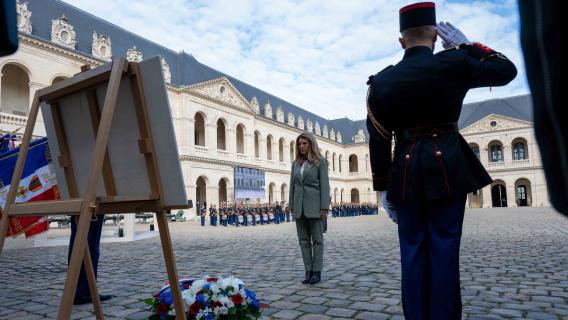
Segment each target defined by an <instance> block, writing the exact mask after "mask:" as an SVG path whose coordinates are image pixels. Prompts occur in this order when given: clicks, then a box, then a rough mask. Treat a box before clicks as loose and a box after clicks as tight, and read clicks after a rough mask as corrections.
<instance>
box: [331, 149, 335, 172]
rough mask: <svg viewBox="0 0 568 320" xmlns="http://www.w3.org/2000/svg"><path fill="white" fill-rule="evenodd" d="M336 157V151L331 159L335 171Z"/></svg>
mask: <svg viewBox="0 0 568 320" xmlns="http://www.w3.org/2000/svg"><path fill="white" fill-rule="evenodd" d="M335 158H336V155H335V152H334V153H333V156H332V159H331V163H332V166H331V167H332V170H333V172H335Z"/></svg>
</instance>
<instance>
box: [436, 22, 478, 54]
mask: <svg viewBox="0 0 568 320" xmlns="http://www.w3.org/2000/svg"><path fill="white" fill-rule="evenodd" d="M436 29H437V30H438V34H439V35H440V38H442V46H443V47H444V49H448V48H451V47H455V46H459V45H460V44H464V43H465V44H470V43H471V41H469V40H468V39H467V37H466V36H465V34H463V32H461V31H460V29H458V28H456V27H454V25H452V24H451V23H449V22H438V24H437V25H436Z"/></svg>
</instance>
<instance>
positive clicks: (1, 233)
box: [0, 208, 8, 255]
mask: <svg viewBox="0 0 568 320" xmlns="http://www.w3.org/2000/svg"><path fill="white" fill-rule="evenodd" d="M0 213H2V218H1V219H0V255H2V249H4V239H6V233H7V232H8V215H7V214H6V212H3V211H2V208H0Z"/></svg>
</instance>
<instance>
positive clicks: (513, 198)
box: [505, 182, 517, 208]
mask: <svg viewBox="0 0 568 320" xmlns="http://www.w3.org/2000/svg"><path fill="white" fill-rule="evenodd" d="M506 183H507V185H506V186H505V190H507V207H509V208H511V207H516V206H517V195H516V193H515V183H514V182H512V183H509V182H506Z"/></svg>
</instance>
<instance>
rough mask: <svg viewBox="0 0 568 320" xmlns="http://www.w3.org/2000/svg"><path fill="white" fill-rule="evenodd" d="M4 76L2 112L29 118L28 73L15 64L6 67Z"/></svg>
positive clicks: (0, 103) (0, 109)
mask: <svg viewBox="0 0 568 320" xmlns="http://www.w3.org/2000/svg"><path fill="white" fill-rule="evenodd" d="M0 73H1V74H2V79H1V81H2V88H1V89H2V92H1V95H2V96H1V100H0V112H5V113H9V114H14V115H18V116H27V115H28V112H29V109H30V85H29V83H30V78H29V76H28V73H27V72H26V71H25V70H24V69H22V68H20V67H19V66H17V65H14V64H7V65H5V66H4V67H3V68H2V70H1V72H0Z"/></svg>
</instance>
